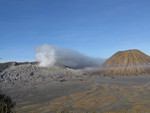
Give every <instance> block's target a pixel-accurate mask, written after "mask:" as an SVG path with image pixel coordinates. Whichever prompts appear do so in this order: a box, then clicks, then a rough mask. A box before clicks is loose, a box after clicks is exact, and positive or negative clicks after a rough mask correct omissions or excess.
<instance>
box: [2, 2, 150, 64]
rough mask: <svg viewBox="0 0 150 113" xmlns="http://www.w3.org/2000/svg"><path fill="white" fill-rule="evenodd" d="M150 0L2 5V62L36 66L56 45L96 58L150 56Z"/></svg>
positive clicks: (10, 3)
mask: <svg viewBox="0 0 150 113" xmlns="http://www.w3.org/2000/svg"><path fill="white" fill-rule="evenodd" d="M149 5H150V0H0V42H1V43H0V58H3V59H0V61H1V62H4V61H34V60H35V48H36V47H37V46H38V45H42V44H50V45H56V46H59V47H63V48H70V49H74V50H76V51H79V52H81V53H84V54H86V55H89V56H93V57H102V58H108V57H110V56H111V55H112V54H114V53H115V52H116V51H120V50H127V49H140V50H141V51H143V52H145V53H146V54H148V55H150V48H149V45H150V7H149Z"/></svg>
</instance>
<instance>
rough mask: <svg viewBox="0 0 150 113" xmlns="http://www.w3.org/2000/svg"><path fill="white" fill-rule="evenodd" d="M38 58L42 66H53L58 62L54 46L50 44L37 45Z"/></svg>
mask: <svg viewBox="0 0 150 113" xmlns="http://www.w3.org/2000/svg"><path fill="white" fill-rule="evenodd" d="M36 59H37V60H38V61H39V62H40V66H53V65H54V64H55V62H56V56H55V49H54V47H53V46H49V45H42V46H39V47H37V48H36Z"/></svg>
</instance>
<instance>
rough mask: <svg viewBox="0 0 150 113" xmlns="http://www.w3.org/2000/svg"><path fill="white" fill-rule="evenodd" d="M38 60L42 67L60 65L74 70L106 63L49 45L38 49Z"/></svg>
mask: <svg viewBox="0 0 150 113" xmlns="http://www.w3.org/2000/svg"><path fill="white" fill-rule="evenodd" d="M36 59H37V61H39V62H40V64H39V65H40V66H54V65H58V66H68V67H72V68H83V67H96V66H99V65H100V64H101V63H102V62H103V61H104V60H103V59H100V58H92V57H89V56H86V55H84V54H81V53H79V52H77V51H74V50H71V49H66V48H59V47H57V46H52V45H48V44H45V45H41V46H38V47H37V48H36Z"/></svg>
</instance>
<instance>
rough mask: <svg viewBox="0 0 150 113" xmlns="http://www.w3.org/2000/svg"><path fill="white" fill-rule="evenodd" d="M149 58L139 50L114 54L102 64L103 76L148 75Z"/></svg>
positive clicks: (149, 71)
mask: <svg viewBox="0 0 150 113" xmlns="http://www.w3.org/2000/svg"><path fill="white" fill-rule="evenodd" d="M149 67H150V57H149V56H148V55H146V54H144V53H143V52H141V51H139V50H136V49H134V50H126V51H119V52H117V53H115V54H114V55H113V56H112V57H110V58H109V59H108V60H106V61H105V62H104V63H103V64H102V71H101V73H103V74H104V75H105V74H106V75H139V74H147V73H150V68H149Z"/></svg>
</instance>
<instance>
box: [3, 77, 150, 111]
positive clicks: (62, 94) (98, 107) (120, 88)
mask: <svg viewBox="0 0 150 113" xmlns="http://www.w3.org/2000/svg"><path fill="white" fill-rule="evenodd" d="M4 90H5V91H6V92H7V93H9V94H10V95H11V96H12V98H13V99H14V100H15V101H16V103H17V104H16V111H17V113H57V112H58V113H59V112H60V113H61V112H65V111H69V112H70V113H84V112H86V113H95V112H96V113H150V77H115V78H106V77H93V78H90V79H87V80H80V81H79V80H78V81H70V82H69V81H64V82H56V83H49V84H46V85H45V86H44V85H41V86H40V85H38V86H37V87H36V86H34V87H32V88H29V87H28V88H25V87H22V88H21V87H20V88H19V87H17V88H15V87H13V86H12V87H11V88H4Z"/></svg>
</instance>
